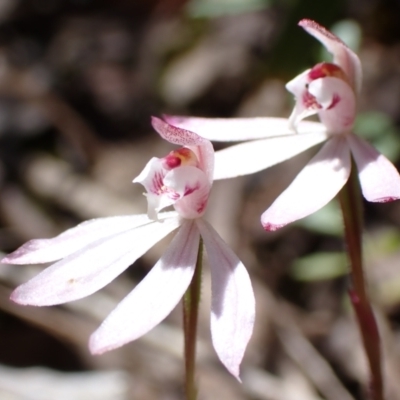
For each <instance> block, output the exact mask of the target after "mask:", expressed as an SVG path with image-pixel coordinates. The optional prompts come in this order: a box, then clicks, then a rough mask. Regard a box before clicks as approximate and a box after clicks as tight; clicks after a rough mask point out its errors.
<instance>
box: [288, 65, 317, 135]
mask: <svg viewBox="0 0 400 400" xmlns="http://www.w3.org/2000/svg"><path fill="white" fill-rule="evenodd" d="M310 71H311V70H310V69H308V70H306V71H304V72H303V73H301V74H300V75H298V76H296V77H295V78H293V79H292V80H291V81H290V82H288V83H287V84H286V89H287V90H288V91H289V92H290V93H292V94H294V97H295V101H296V103H295V105H294V108H293V111H292V114H291V115H290V117H289V126H290V127H291V128H292V129H293V130H296V131H297V125H298V123H299V122H300V121H301V120H302V119H304V118H307V117H310V116H311V115H315V114H317V113H318V111H319V108H320V106H319V105H318V104H317V102H316V100H315V99H314V102H313V101H312V99H311V98H310V95H309V94H308V90H307V88H308V85H309V83H310V81H311V79H310V77H309V73H310Z"/></svg>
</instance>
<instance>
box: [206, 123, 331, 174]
mask: <svg viewBox="0 0 400 400" xmlns="http://www.w3.org/2000/svg"><path fill="white" fill-rule="evenodd" d="M299 126H302V124H300V125H299ZM319 127H320V131H319V132H314V133H304V134H296V133H295V134H291V135H288V136H282V137H276V138H269V139H263V140H255V141H252V142H245V143H240V144H237V145H235V146H231V147H228V148H226V149H224V150H220V151H217V152H216V153H215V171H214V179H215V180H217V179H226V178H234V177H236V176H241V175H248V174H252V173H254V172H258V171H261V170H263V169H266V168H268V167H271V166H272V165H275V164H278V163H280V162H282V161H285V160H288V159H289V158H291V157H294V156H295V155H297V154H300V153H301V152H303V151H305V150H307V149H309V148H311V147H313V146H315V145H317V144H318V143H321V142H323V141H325V140H326V139H327V138H328V135H327V133H326V131H325V128H324V127H323V125H321V124H320V125H319Z"/></svg>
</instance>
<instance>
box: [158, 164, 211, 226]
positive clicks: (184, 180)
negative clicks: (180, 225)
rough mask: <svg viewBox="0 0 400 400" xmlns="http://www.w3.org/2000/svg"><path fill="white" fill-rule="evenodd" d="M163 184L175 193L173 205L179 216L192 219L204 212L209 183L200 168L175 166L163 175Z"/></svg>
mask: <svg viewBox="0 0 400 400" xmlns="http://www.w3.org/2000/svg"><path fill="white" fill-rule="evenodd" d="M164 185H165V186H166V188H167V190H168V191H170V192H171V194H173V195H175V198H176V202H174V207H175V209H176V211H178V213H179V215H180V216H182V217H183V218H188V219H192V218H198V217H200V216H201V215H202V214H203V213H204V211H205V209H206V205H207V201H208V197H209V194H210V184H209V182H208V179H207V177H206V175H205V173H204V172H203V171H202V170H201V169H199V168H196V167H179V168H175V169H173V170H172V171H170V172H168V174H167V175H165V178H164Z"/></svg>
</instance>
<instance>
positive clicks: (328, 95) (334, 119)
mask: <svg viewBox="0 0 400 400" xmlns="http://www.w3.org/2000/svg"><path fill="white" fill-rule="evenodd" d="M308 91H309V92H310V93H311V94H312V95H313V96H314V97H315V99H316V100H317V102H318V103H319V104H320V105H321V106H322V107H323V109H322V110H320V111H319V112H318V114H319V117H320V119H321V122H322V123H323V124H324V125H325V126H326V129H327V130H328V132H332V133H343V132H348V131H350V130H351V128H352V127H353V123H354V119H355V116H356V97H355V94H354V91H353V89H352V88H351V86H349V85H348V84H347V83H346V82H345V81H344V80H342V79H339V78H334V77H324V78H319V79H316V80H314V81H312V82H310V84H309V87H308Z"/></svg>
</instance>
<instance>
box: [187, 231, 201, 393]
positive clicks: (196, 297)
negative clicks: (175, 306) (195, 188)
mask: <svg viewBox="0 0 400 400" xmlns="http://www.w3.org/2000/svg"><path fill="white" fill-rule="evenodd" d="M202 263H203V240H202V239H200V242H199V252H198V254H197V262H196V269H195V272H194V275H193V279H192V282H191V283H190V285H189V287H188V290H187V291H186V293H185V295H184V297H183V331H184V336H185V351H184V352H185V393H186V399H187V400H196V399H197V386H196V381H195V371H196V369H195V362H196V339H197V319H198V314H199V304H200V292H201V270H202Z"/></svg>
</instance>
